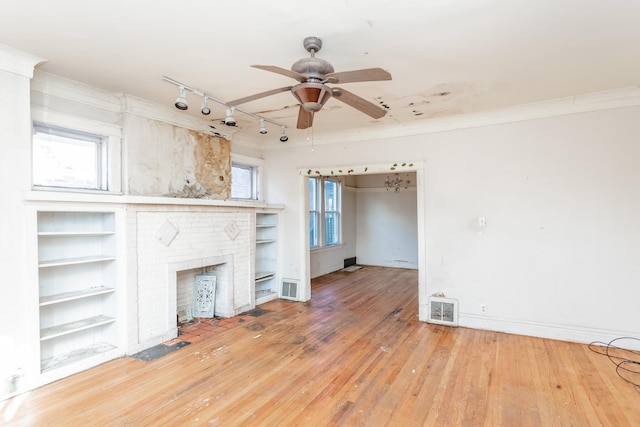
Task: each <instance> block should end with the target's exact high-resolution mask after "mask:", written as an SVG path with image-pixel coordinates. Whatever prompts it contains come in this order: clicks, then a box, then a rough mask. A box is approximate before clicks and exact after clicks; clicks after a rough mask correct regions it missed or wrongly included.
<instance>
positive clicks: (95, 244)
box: [37, 211, 118, 373]
mask: <svg viewBox="0 0 640 427" xmlns="http://www.w3.org/2000/svg"><path fill="white" fill-rule="evenodd" d="M37 228H38V296H39V318H40V337H39V338H40V370H41V373H48V372H51V371H54V370H56V369H58V368H61V367H63V366H69V365H70V364H74V363H78V362H80V361H87V359H89V358H92V357H94V356H96V355H99V354H104V353H107V352H109V351H111V350H115V349H117V346H118V328H117V325H116V323H117V298H116V292H117V286H116V280H117V270H116V262H117V257H116V227H115V213H114V212H66V211H65V212H58V211H55V212H50V211H39V212H38V213H37Z"/></svg>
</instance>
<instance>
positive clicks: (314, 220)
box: [309, 212, 318, 247]
mask: <svg viewBox="0 0 640 427" xmlns="http://www.w3.org/2000/svg"><path fill="white" fill-rule="evenodd" d="M309 246H311V247H316V246H318V213H317V212H309Z"/></svg>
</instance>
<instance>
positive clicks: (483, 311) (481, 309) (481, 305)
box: [480, 304, 487, 313]
mask: <svg viewBox="0 0 640 427" xmlns="http://www.w3.org/2000/svg"><path fill="white" fill-rule="evenodd" d="M486 312H487V306H486V305H485V304H480V313H486Z"/></svg>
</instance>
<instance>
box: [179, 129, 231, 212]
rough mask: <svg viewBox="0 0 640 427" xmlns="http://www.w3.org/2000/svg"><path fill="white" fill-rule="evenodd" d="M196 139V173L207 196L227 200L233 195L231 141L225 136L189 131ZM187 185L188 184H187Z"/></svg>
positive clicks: (194, 150)
mask: <svg viewBox="0 0 640 427" xmlns="http://www.w3.org/2000/svg"><path fill="white" fill-rule="evenodd" d="M189 134H190V136H191V137H192V138H193V139H194V140H195V147H194V149H193V153H194V157H195V169H194V174H195V177H196V179H197V181H198V184H199V186H200V187H201V188H202V189H203V190H204V191H205V192H206V193H207V194H208V196H207V197H209V196H210V197H211V198H213V199H219V200H227V199H229V198H230V197H231V143H230V142H229V141H227V140H226V139H224V138H220V137H216V136H211V135H205V134H202V133H198V132H195V131H189ZM185 187H186V186H185Z"/></svg>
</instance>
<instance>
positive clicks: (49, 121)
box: [29, 108, 122, 194]
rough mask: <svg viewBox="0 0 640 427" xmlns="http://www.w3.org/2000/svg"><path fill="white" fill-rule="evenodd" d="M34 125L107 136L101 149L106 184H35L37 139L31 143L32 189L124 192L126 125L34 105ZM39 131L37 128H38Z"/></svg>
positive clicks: (106, 192)
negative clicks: (81, 185)
mask: <svg viewBox="0 0 640 427" xmlns="http://www.w3.org/2000/svg"><path fill="white" fill-rule="evenodd" d="M31 119H32V127H33V126H34V125H40V126H43V127H45V128H47V127H48V128H55V129H62V130H63V131H69V132H70V134H73V133H77V134H89V135H95V136H100V137H103V138H104V143H103V147H102V151H101V155H102V162H101V165H100V168H101V169H102V170H101V171H100V173H101V175H102V179H103V182H102V185H101V187H102V188H84V187H64V186H47V185H35V184H34V183H33V161H34V159H33V148H34V145H33V140H32V141H31V145H30V152H31V161H30V165H29V167H30V171H29V172H30V180H31V189H32V190H34V191H64V192H76V193H96V194H122V177H121V167H122V166H121V165H122V160H121V133H122V128H121V127H120V126H119V125H116V124H111V123H106V122H100V121H95V120H90V119H86V118H81V117H77V116H71V115H67V114H61V113H57V112H51V111H47V112H45V111H42V110H40V109H37V108H36V109H33V110H32V111H31ZM34 132H35V128H34Z"/></svg>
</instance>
